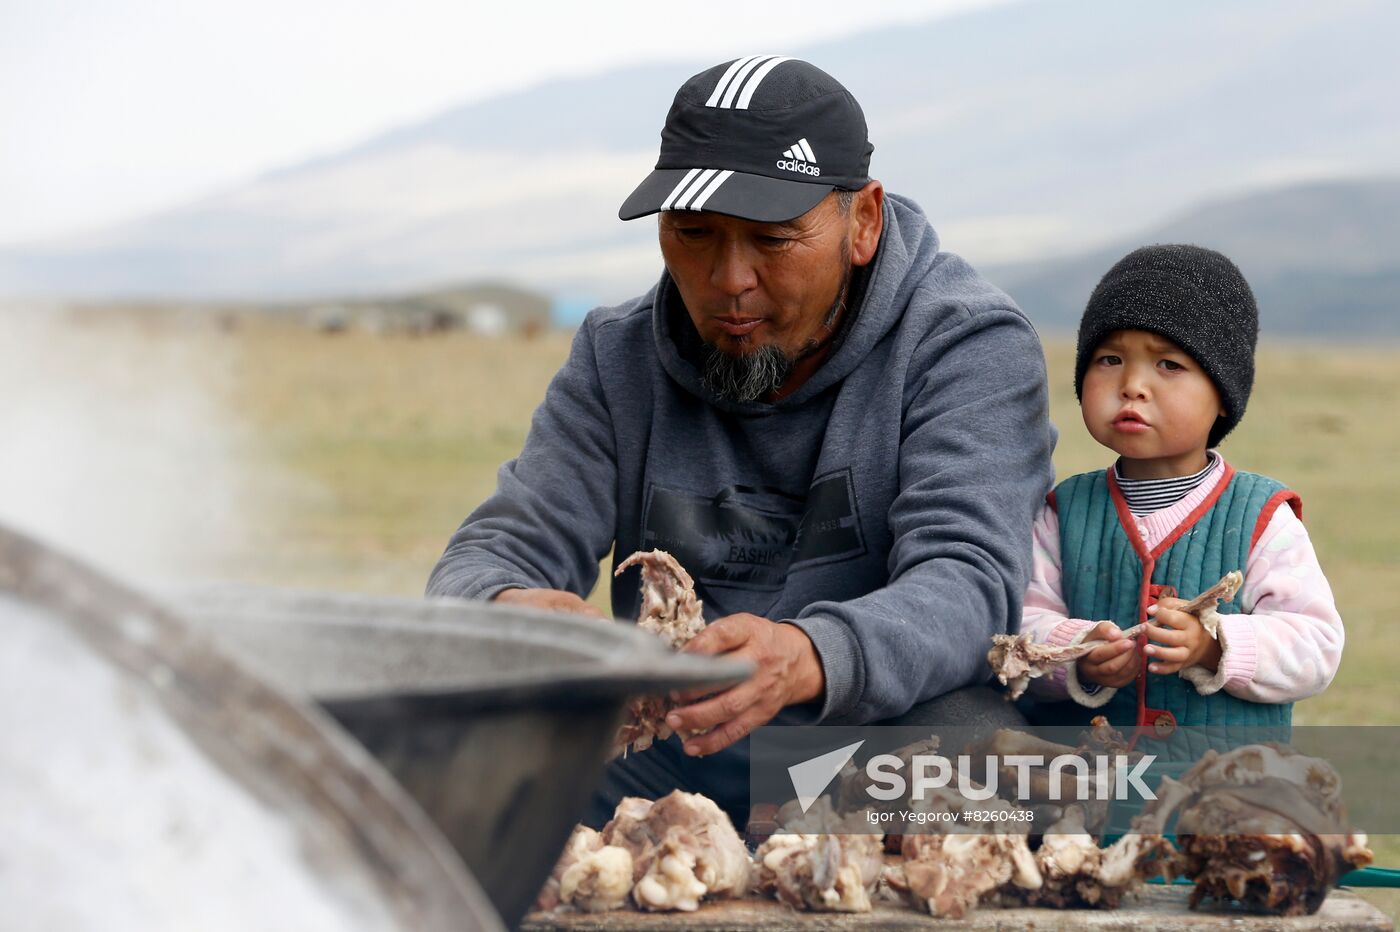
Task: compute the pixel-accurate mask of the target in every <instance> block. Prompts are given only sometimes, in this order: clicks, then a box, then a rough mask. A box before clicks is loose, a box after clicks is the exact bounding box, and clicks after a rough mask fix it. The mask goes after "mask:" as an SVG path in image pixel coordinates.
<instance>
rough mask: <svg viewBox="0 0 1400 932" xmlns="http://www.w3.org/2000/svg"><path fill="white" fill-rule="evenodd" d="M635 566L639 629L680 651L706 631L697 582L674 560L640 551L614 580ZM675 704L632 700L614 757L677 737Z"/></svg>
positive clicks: (648, 698) (663, 554) (654, 699)
mask: <svg viewBox="0 0 1400 932" xmlns="http://www.w3.org/2000/svg"><path fill="white" fill-rule="evenodd" d="M634 566H640V567H641V570H642V604H641V609H640V611H639V613H638V617H637V626H638V627H639V628H642V629H643V630H646V631H650V632H651V633H652V634H655V635H656V636H657V637H659V638H661V640H663V641H665V642H666V644H667V645H668V646H670V647H671V648H672V649H674V650H679V649H680V648H681V647H683V646H685V644H686V643H687V642H689V641H690V639H691V638H693V637H695V635H697V634H699V633H700V632H701V631H702V630H704V628H705V617H704V615H703V614H702V608H703V603H701V601H700V600H699V599H698V598H696V597H695V581H694V580H693V579H691V578H690V574H689V573H687V572H686V571H685V568H684V567H682V566H681V565H680V564H679V563H677V562H676V558H675V557H673V556H671V555H670V554H669V553H667V552H666V551H664V550H651V551H640V550H639V551H638V552H636V553H634V554H632V555H631V556H630V557H628V558H627V559H625V560H623V561H622V562H621V563H619V564H618V566H617V570H616V572H615V573H614V574H613V575H614V576H617V575H620V574H621V573H622V572H623V571H624V570H627V569H630V568H631V567H634ZM677 705H678V703H677V702H675V701H674V700H671V699H669V698H667V697H665V696H638V697H636V698H634V699H631V700H630V701H629V702H628V703H627V710H626V718H625V719H624V721H623V724H622V727H621V728H619V729H618V733H617V737H616V739H615V740H614V742H613V750H614V752H615V753H621V752H623V751H625V750H626V749H627V748H629V747H630V748H631V749H632V750H634V751H645V750H646V749H647V748H649V747H651V744H652V742H653V741H655V740H657V739H660V740H662V741H665V740H666V739H667V738H669V737H671V735H672V734H673V732H672V730H671V728H670V727H668V726H667V725H666V714H667V713H668V712H670V711H671V710H672V709H674V708H676V706H677ZM682 737H690V735H683V736H682Z"/></svg>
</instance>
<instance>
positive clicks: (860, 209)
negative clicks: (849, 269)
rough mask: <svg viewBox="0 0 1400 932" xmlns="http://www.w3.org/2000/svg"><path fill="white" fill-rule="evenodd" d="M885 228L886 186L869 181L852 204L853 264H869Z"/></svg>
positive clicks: (857, 193) (858, 192)
mask: <svg viewBox="0 0 1400 932" xmlns="http://www.w3.org/2000/svg"><path fill="white" fill-rule="evenodd" d="M884 229H885V186H884V185H882V184H880V182H878V181H874V180H871V181H868V182H866V185H865V187H863V188H861V189H860V190H859V191H857V192H856V196H855V203H853V204H851V264H852V265H869V264H870V260H872V259H874V258H875V250H876V248H877V247H878V246H879V245H880V234H881V233H882V232H883V231H884Z"/></svg>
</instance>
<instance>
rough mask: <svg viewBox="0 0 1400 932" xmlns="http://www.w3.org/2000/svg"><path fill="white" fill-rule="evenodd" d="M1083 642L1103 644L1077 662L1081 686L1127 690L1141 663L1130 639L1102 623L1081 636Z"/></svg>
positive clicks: (1111, 624) (1114, 627)
mask: <svg viewBox="0 0 1400 932" xmlns="http://www.w3.org/2000/svg"><path fill="white" fill-rule="evenodd" d="M1084 640H1086V641H1103V642H1104V643H1103V645H1102V646H1100V647H1096V648H1094V649H1093V650H1091V651H1089V653H1087V654H1085V655H1084V656H1083V657H1080V658H1079V662H1078V665H1077V672H1078V674H1079V680H1080V682H1089V683H1098V684H1099V685H1100V686H1111V687H1113V688H1114V689H1118V688H1119V687H1122V686H1127V685H1128V684H1129V683H1131V682H1132V681H1133V680H1135V679H1136V678H1137V674H1138V664H1139V663H1140V662H1141V660H1140V658H1139V657H1138V653H1137V650H1136V647H1137V645H1136V642H1135V641H1134V640H1133V639H1132V638H1125V637H1123V632H1122V630H1121V629H1119V627H1118V626H1117V625H1115V624H1114V623H1113V622H1111V621H1101V622H1099V623H1098V624H1096V625H1094V628H1093V630H1092V631H1090V632H1089V633H1088V634H1087V635H1085V636H1084Z"/></svg>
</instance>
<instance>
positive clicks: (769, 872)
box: [754, 796, 884, 913]
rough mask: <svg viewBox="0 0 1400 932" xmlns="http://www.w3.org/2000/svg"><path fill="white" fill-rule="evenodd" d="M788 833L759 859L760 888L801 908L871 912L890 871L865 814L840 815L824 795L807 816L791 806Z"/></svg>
mask: <svg viewBox="0 0 1400 932" xmlns="http://www.w3.org/2000/svg"><path fill="white" fill-rule="evenodd" d="M777 820H778V824H779V825H781V826H782V829H783V832H782V833H780V834H774V835H773V836H772V837H771V838H769V839H768V840H767V841H765V842H764V843H763V844H762V845H760V846H759V848H758V851H757V852H756V853H755V855H754V859H755V861H756V862H757V864H758V889H759V890H760V891H761V892H763V893H766V894H768V895H769V896H773V897H776V898H777V899H778V900H780V901H782V902H783V903H786V904H787V905H789V906H791V907H793V908H795V909H805V910H813V911H818V912H846V913H860V912H869V911H870V909H871V897H872V896H873V895H874V893H875V890H876V887H877V886H878V885H879V883H880V876H881V872H882V871H883V869H884V856H883V850H882V849H883V843H882V838H883V836H881V835H879V834H871V833H869V832H868V831H867V829H868V824H867V823H866V821H865V816H864V814H863V813H850V814H847V815H844V816H839V815H837V814H836V812H835V811H834V810H833V809H832V807H831V800H830V799H828V798H827V797H825V796H823V797H821V798H820V799H818V800H816V802H815V803H813V804H812V807H811V808H810V809H809V810H808V811H807V812H805V813H803V812H801V811H800V809H798V807H797V804H796V803H788V804H787V805H785V806H784V807H783V808H782V809H781V810H779V813H778V819H777Z"/></svg>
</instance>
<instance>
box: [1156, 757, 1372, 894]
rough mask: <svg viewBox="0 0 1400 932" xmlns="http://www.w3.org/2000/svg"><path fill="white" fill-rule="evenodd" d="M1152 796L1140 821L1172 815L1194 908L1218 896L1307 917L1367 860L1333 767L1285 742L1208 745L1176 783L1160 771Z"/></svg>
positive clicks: (1363, 839) (1362, 839)
mask: <svg viewBox="0 0 1400 932" xmlns="http://www.w3.org/2000/svg"><path fill="white" fill-rule="evenodd" d="M1157 795H1158V798H1157V800H1155V801H1154V802H1153V803H1151V804H1149V806H1148V808H1147V809H1146V810H1144V813H1143V816H1140V817H1139V818H1146V817H1150V818H1153V819H1155V820H1156V821H1157V822H1158V823H1159V824H1165V822H1166V820H1167V819H1168V818H1169V817H1170V815H1171V814H1172V813H1173V812H1178V813H1179V815H1178V817H1177V825H1176V832H1177V840H1178V844H1179V845H1180V847H1181V854H1182V859H1183V863H1184V867H1183V872H1184V874H1185V875H1186V876H1187V877H1189V878H1191V879H1192V880H1194V881H1195V883H1196V889H1195V891H1194V892H1193V893H1192V895H1191V905H1192V906H1193V907H1194V906H1196V905H1197V904H1199V903H1200V902H1201V901H1202V900H1205V899H1216V900H1235V901H1238V902H1241V903H1243V904H1245V905H1246V906H1249V907H1251V908H1254V909H1259V910H1265V911H1268V912H1274V913H1279V914H1282V915H1285V916H1298V915H1304V914H1310V913H1314V912H1316V911H1317V910H1318V908H1320V907H1321V906H1322V903H1323V901H1324V900H1325V899H1326V898H1327V893H1328V891H1329V890H1331V888H1332V887H1333V886H1335V885H1336V883H1337V879H1338V877H1340V876H1341V875H1342V874H1343V873H1345V872H1346V871H1348V870H1351V869H1352V868H1356V867H1364V866H1365V865H1367V864H1369V863H1370V862H1371V859H1372V854H1371V850H1370V849H1369V848H1368V847H1367V844H1366V836H1365V835H1364V834H1361V833H1359V832H1353V831H1351V830H1350V828H1349V827H1348V824H1347V817H1346V809H1345V807H1344V806H1343V804H1342V797H1341V778H1340V777H1339V776H1338V775H1337V772H1336V771H1335V770H1334V769H1333V768H1332V766H1331V765H1330V764H1328V763H1327V762H1326V761H1323V760H1320V759H1318V758H1312V757H1307V756H1305V755H1302V754H1299V753H1298V752H1297V751H1295V750H1293V749H1292V748H1289V747H1287V746H1284V745H1278V744H1253V745H1246V746H1244V747H1240V748H1236V749H1234V750H1232V751H1229V752H1227V753H1224V754H1221V753H1218V752H1216V751H1207V752H1206V754H1205V756H1203V757H1202V758H1201V759H1200V760H1199V761H1198V762H1197V763H1196V764H1195V765H1194V766H1193V767H1192V768H1191V769H1190V770H1188V771H1187V772H1186V773H1185V774H1184V775H1183V776H1182V778H1181V780H1180V781H1176V780H1172V779H1171V778H1170V777H1164V778H1163V779H1162V782H1161V785H1160V786H1159V788H1158V790H1157ZM1134 824H1135V827H1136V823H1134Z"/></svg>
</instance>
